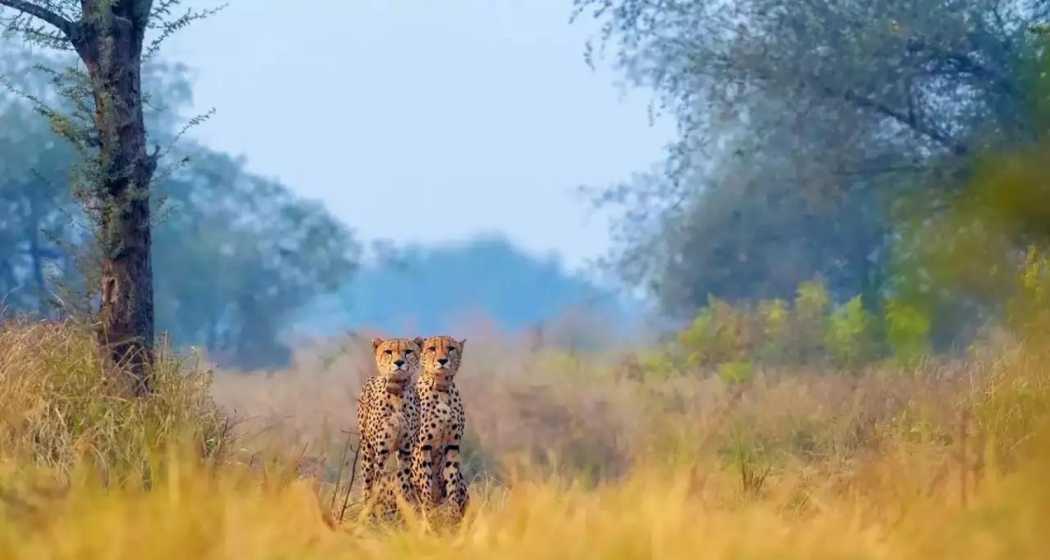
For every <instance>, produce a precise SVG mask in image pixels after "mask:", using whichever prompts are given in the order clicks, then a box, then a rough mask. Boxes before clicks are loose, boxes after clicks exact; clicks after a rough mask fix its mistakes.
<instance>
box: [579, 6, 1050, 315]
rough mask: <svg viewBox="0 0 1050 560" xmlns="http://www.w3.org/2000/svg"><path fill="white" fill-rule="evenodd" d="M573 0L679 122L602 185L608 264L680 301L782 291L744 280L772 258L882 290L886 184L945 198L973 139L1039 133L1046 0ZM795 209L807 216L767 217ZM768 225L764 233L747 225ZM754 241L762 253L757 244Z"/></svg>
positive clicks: (968, 158) (1002, 142) (1001, 143)
mask: <svg viewBox="0 0 1050 560" xmlns="http://www.w3.org/2000/svg"><path fill="white" fill-rule="evenodd" d="M575 4H576V6H577V15H593V16H594V17H596V18H597V19H598V20H599V21H600V22H601V24H602V25H603V33H602V36H601V38H600V39H601V40H600V41H599V44H600V45H602V46H603V47H612V48H613V49H615V53H614V56H615V57H616V60H617V62H618V63H619V64H620V65H621V66H622V68H623V69H624V71H625V72H626V73H627V74H628V75H629V76H630V77H631V78H633V79H634V80H636V81H637V82H638V83H640V84H642V85H645V86H649V87H652V88H653V89H655V90H656V92H657V95H658V101H659V108H660V109H661V110H663V111H666V112H667V113H669V114H670V115H671V116H672V117H674V118H675V119H676V120H677V122H678V124H679V132H680V134H679V140H678V141H677V142H676V143H675V144H674V145H673V146H672V147H671V150H670V152H669V157H668V161H667V170H666V172H665V173H658V174H656V175H654V176H647V177H644V178H643V180H641V181H637V182H633V183H628V184H626V185H624V186H623V187H619V188H616V189H612V190H609V191H607V192H605V193H603V195H602V197H603V198H602V200H605V201H612V202H614V203H616V202H625V203H626V204H625V206H626V207H627V208H626V212H625V213H624V220H622V221H621V222H620V224H618V226H619V227H620V228H621V229H620V230H619V232H621V233H623V234H624V235H625V238H624V239H623V240H624V242H625V249H626V250H625V251H624V252H623V253H622V254H620V255H614V264H618V265H620V268H621V269H625V270H627V271H628V272H629V273H630V274H629V279H631V280H635V281H645V282H649V283H651V284H652V285H654V286H656V291H657V293H658V294H660V292H664V293H662V294H660V295H662V296H665V303H666V304H667V305H668V306H669V307H670V308H672V309H674V310H684V311H685V313H686V314H688V313H690V312H691V311H692V310H693V309H695V307H697V306H700V305H703V304H704V303H705V302H706V300H707V295H708V294H713V295H718V296H722V295H730V296H737V297H753V296H755V295H762V294H763V293H768V292H764V290H766V291H768V290H770V289H771V287H772V293H773V294H776V293H778V292H780V291H783V290H786V289H787V287H786V286H783V285H779V286H778V285H776V284H777V283H776V282H774V283H772V284H771V283H769V282H764V281H759V282H755V280H756V279H758V280H762V276H763V275H764V276H765V278H774V277H775V276H777V275H781V272H779V271H778V269H777V268H776V267H775V266H768V265H767V264H766V263H773V264H775V265H778V266H779V265H780V264H782V263H783V262H784V260H785V259H791V260H792V261H793V262H792V264H793V265H799V266H800V267H801V268H804V269H800V270H798V271H797V273H798V274H802V275H806V274H810V275H812V274H824V275H828V274H831V275H834V276H838V277H839V280H836V279H835V278H831V280H833V282H832V284H833V285H842V286H844V289H845V290H846V291H847V292H849V293H856V292H857V291H860V290H865V291H878V290H877V289H876V288H877V287H875V286H872V284H874V283H876V282H877V281H878V279H879V278H881V277H884V274H885V271H884V269H885V266H886V264H887V262H886V255H887V254H888V252H887V251H886V250H885V248H886V245H887V243H889V242H891V241H892V239H893V236H894V234H895V232H894V231H893V228H892V227H891V220H890V213H891V210H892V206H891V204H890V203H893V204H895V203H896V202H897V201H898V200H899V196H898V195H900V194H902V192H904V191H905V190H910V191H919V192H928V193H929V194H930V196H928V197H924V200H926V201H928V206H929V207H928V208H927V209H925V211H927V212H929V211H933V210H936V209H937V208H938V207H940V208H943V207H946V206H947V205H948V203H949V201H950V199H951V198H952V197H953V196H955V194H956V192H957V188H956V187H957V186H958V185H960V184H962V183H964V181H960V180H959V178H960V177H962V176H965V174H966V173H967V172H968V171H969V167H970V165H971V163H972V161H973V156H974V154H978V153H981V152H983V151H985V150H987V149H989V148H996V149H1000V148H1004V147H1010V146H1018V145H1025V144H1028V143H1031V142H1032V141H1033V140H1034V139H1035V138H1036V137H1037V134H1038V131H1037V130H1036V129H1035V127H1033V122H1034V121H1033V120H1032V119H1031V118H1029V110H1030V107H1031V105H1032V101H1033V100H1032V92H1033V91H1034V90H1033V88H1032V87H1031V80H1032V77H1033V75H1037V73H1033V72H1032V69H1033V63H1034V61H1035V60H1036V59H1037V57H1038V53H1039V52H1040V49H1041V48H1043V47H1042V43H1041V42H1039V41H1038V40H1037V37H1036V35H1035V34H1034V33H1033V30H1034V29H1036V28H1037V27H1039V26H1040V25H1045V24H1046V23H1048V22H1050V1H1048V0H819V1H818V0H735V1H723V0H668V1H651V0H576V1H575ZM717 191H722V192H717ZM765 198H773V199H776V200H783V201H787V203H784V204H779V203H773V202H769V203H767V202H766V201H765V200H763V199H765ZM712 203H714V204H715V205H719V206H721V210H722V211H718V210H716V209H715V208H714V206H713V205H712ZM883 203H886V204H885V205H884V204H883ZM705 206H706V209H704V208H702V207H705ZM792 208H802V209H804V211H805V212H809V213H810V214H811V215H810V216H809V217H806V218H805V219H803V216H801V215H799V216H797V218H798V219H795V220H785V216H782V215H779V214H778V213H783V212H786V211H791V212H795V213H796V214H798V212H797V211H796V210H791V209H792ZM763 209H765V211H764V212H763ZM734 213H739V214H740V215H741V218H742V219H741V220H736V221H734V220H733V219H731V218H732V217H733V216H734V215H735V214H734ZM880 214H881V215H880ZM814 226H815V227H814ZM828 226H833V227H828ZM857 226H863V227H857ZM764 229H768V230H769V232H770V233H774V234H775V235H770V236H764V237H765V239H758V240H757V241H756V240H754V239H751V238H752V237H755V236H756V235H760V234H762V231H763V230H764ZM737 232H739V234H738V233H737ZM844 235H849V236H853V239H852V240H848V241H849V242H847V243H843V242H842V241H846V240H845V239H844V237H843V236H844ZM758 242H761V243H765V244H767V246H768V247H769V248H770V249H772V250H771V251H767V252H766V254H767V255H768V256H770V257H772V258H768V259H767V258H765V255H756V254H754V253H755V251H754V249H755V245H756V243H758ZM745 245H746V247H745ZM720 246H725V247H728V248H729V249H731V251H722V252H721V253H722V254H720V253H719V250H718V249H719V247H720ZM739 249H745V250H743V251H740V250H739ZM778 253H781V255H780V256H778ZM615 257H620V258H615ZM756 257H758V258H756ZM869 257H870V258H869ZM807 263H810V264H807ZM840 263H841V264H840ZM668 286H669V287H671V288H672V289H671V290H669V291H668V290H665V289H664V288H665V287H668ZM751 286H754V287H755V290H752V289H751ZM723 287H725V288H723ZM726 290H729V293H728V294H726V293H725V292H726Z"/></svg>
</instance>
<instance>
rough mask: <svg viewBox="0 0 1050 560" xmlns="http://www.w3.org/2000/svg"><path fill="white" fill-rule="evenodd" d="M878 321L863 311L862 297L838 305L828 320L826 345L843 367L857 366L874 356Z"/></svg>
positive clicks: (833, 357)
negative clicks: (875, 327) (875, 329)
mask: <svg viewBox="0 0 1050 560" xmlns="http://www.w3.org/2000/svg"><path fill="white" fill-rule="evenodd" d="M874 326H875V320H874V319H873V318H872V316H871V314H870V313H868V311H867V310H866V309H864V304H863V303H862V301H861V298H860V296H857V297H855V298H853V299H851V300H849V301H848V302H847V303H846V304H845V305H841V306H839V308H838V309H836V310H835V311H834V312H832V314H831V316H830V317H829V318H828V329H827V333H826V334H825V336H824V344H825V345H826V346H827V349H828V352H829V353H830V354H831V357H832V359H834V360H835V362H836V363H837V364H838V365H841V366H849V367H852V366H856V365H858V364H861V363H863V362H864V361H866V360H869V359H871V358H872V357H873V356H874V354H875V335H874Z"/></svg>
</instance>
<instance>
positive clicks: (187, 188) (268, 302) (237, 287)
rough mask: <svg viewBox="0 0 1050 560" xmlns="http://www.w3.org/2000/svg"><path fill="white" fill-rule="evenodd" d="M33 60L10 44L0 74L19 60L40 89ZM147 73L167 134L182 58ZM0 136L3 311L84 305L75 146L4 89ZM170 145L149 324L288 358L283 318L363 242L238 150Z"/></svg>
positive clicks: (217, 353)
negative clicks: (73, 182) (173, 149)
mask: <svg viewBox="0 0 1050 560" xmlns="http://www.w3.org/2000/svg"><path fill="white" fill-rule="evenodd" d="M43 62H46V59H41V58H39V57H37V56H33V55H31V54H30V53H29V52H27V51H24V50H20V49H11V50H6V51H4V52H3V53H0V73H4V72H7V71H10V73H11V74H12V75H15V74H16V72H15V71H16V70H17V71H18V72H17V76H18V80H19V82H18V86H19V88H20V89H21V90H23V91H26V92H34V93H35V92H39V93H40V95H42V96H44V95H47V94H46V92H47V90H48V84H47V82H46V79H47V74H46V73H44V74H41V73H39V72H36V71H34V70H33V67H34V66H37V65H40V64H42V63H43ZM145 72H146V75H147V77H148V78H149V84H150V90H149V92H148V93H149V94H150V95H149V97H150V99H151V106H153V107H155V108H156V109H154V110H152V111H150V112H149V113H147V120H148V122H149V125H150V128H151V129H152V130H153V134H154V137H155V138H156V139H158V140H160V141H164V142H166V143H170V142H174V138H175V137H176V136H177V135H178V134H179V130H178V129H177V128H176V127H177V126H178V122H179V118H178V115H179V114H180V113H181V112H182V111H183V110H184V109H185V107H186V106H187V104H188V103H189V98H190V95H189V82H188V78H187V76H186V73H185V70H184V69H183V68H180V67H178V66H169V65H162V64H155V65H151V66H147V68H146V70H145ZM51 95H52V97H54V94H51ZM57 102H58V101H56V103H57ZM0 148H3V149H0V209H2V210H4V211H5V214H4V215H5V219H4V220H2V221H0V311H5V312H15V313H33V314H35V315H38V316H56V315H66V316H68V315H75V316H79V315H81V314H87V313H88V312H89V311H90V309H89V308H90V307H91V304H92V302H93V298H94V296H95V290H96V286H97V285H98V283H97V282H95V281H94V280H93V279H94V278H96V277H97V262H96V259H94V258H92V256H91V255H92V251H97V247H96V244H95V243H93V239H94V237H93V234H92V227H91V223H90V220H88V219H87V217H86V216H85V214H84V211H83V210H81V209H80V208H79V207H78V205H77V203H76V200H75V198H74V196H73V193H72V192H71V188H70V186H69V179H68V171H69V170H70V169H71V168H72V167H75V166H76V165H77V160H76V159H75V155H74V154H73V151H72V150H71V149H70V148H69V147H68V146H67V145H66V143H64V142H61V141H60V139H59V138H57V137H56V136H55V135H54V134H53V133H51V132H49V131H48V130H47V127H46V123H45V122H43V121H42V120H41V119H39V118H37V117H36V116H35V115H34V114H33V112H32V108H31V106H29V105H28V104H27V103H25V102H24V101H22V100H20V99H19V98H18V97H16V96H12V95H5V94H4V93H3V92H2V91H0ZM177 153H178V154H179V155H181V157H182V158H184V159H186V160H187V161H186V162H185V163H183V164H182V165H179V166H177V167H173V168H170V169H167V170H165V171H164V172H163V173H160V174H159V175H158V177H157V179H156V185H155V188H154V192H155V195H156V196H154V200H153V206H154V216H155V219H156V224H155V226H154V232H153V242H154V255H153V268H154V272H155V273H156V281H155V299H156V305H157V321H158V329H159V330H160V331H166V332H167V333H168V335H169V339H170V341H171V342H172V343H173V344H175V345H177V346H180V347H185V346H187V345H196V346H200V347H203V348H205V349H206V350H208V351H209V353H210V354H211V356H212V358H213V359H217V360H219V361H220V362H221V363H223V364H237V365H240V366H242V367H262V366H272V365H277V364H281V363H285V362H286V361H287V360H288V358H289V350H288V348H287V347H286V346H285V345H284V343H283V341H282V340H281V338H280V337H281V335H282V334H283V331H284V328H285V327H286V326H287V325H288V324H289V323H291V322H292V321H293V320H294V319H295V316H296V314H297V313H298V312H300V311H301V310H302V309H304V308H305V307H306V306H307V305H308V304H310V303H312V302H313V301H314V300H315V298H316V297H317V296H319V295H322V294H324V293H326V292H330V291H333V290H335V289H336V288H338V287H342V286H344V285H345V284H346V282H347V280H348V279H349V277H350V275H351V274H352V272H353V270H354V267H355V264H356V261H357V259H358V254H359V249H358V245H357V243H356V241H355V240H354V238H353V235H352V234H351V233H350V232H349V231H347V229H346V228H345V227H343V226H342V225H341V224H339V223H338V222H337V221H336V220H335V219H334V218H333V217H331V216H330V215H329V214H328V213H327V212H326V211H325V210H324V209H323V208H321V207H319V206H318V205H316V204H314V203H310V202H307V201H304V200H302V199H299V198H298V197H295V196H294V195H292V194H291V193H290V192H289V189H288V188H287V187H286V186H284V185H282V184H280V183H277V182H275V181H271V180H267V179H263V178H261V177H258V176H256V175H253V174H251V173H250V172H249V171H248V170H247V169H246V164H245V162H244V161H241V160H238V159H234V158H232V157H230V156H227V155H225V154H222V153H218V152H215V151H212V150H209V149H208V148H205V147H203V146H199V145H195V144H192V143H189V142H183V143H182V144H180V146H179V148H178V152H177ZM172 157H174V154H172ZM217 271H221V274H218V273H217ZM85 276H86V277H87V279H85V278H84V277H85Z"/></svg>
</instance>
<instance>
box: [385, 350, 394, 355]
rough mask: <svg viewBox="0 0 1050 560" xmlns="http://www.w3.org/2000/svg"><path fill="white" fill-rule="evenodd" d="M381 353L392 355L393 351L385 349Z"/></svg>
mask: <svg viewBox="0 0 1050 560" xmlns="http://www.w3.org/2000/svg"><path fill="white" fill-rule="evenodd" d="M383 353H384V354H386V355H387V356H392V355H393V354H394V351H393V350H386V351H384V352H383Z"/></svg>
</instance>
